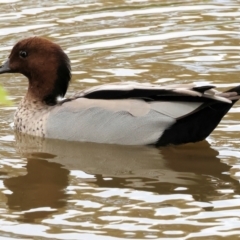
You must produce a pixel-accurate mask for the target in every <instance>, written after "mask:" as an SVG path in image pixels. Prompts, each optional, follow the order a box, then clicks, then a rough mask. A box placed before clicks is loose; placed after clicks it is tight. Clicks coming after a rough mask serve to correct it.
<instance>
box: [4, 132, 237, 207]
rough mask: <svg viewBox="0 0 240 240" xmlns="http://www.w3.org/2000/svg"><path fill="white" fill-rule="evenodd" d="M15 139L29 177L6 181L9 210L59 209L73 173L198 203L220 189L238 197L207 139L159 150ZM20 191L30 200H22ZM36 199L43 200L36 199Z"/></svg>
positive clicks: (218, 194)
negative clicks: (183, 195) (9, 193)
mask: <svg viewBox="0 0 240 240" xmlns="http://www.w3.org/2000/svg"><path fill="white" fill-rule="evenodd" d="M16 140H17V141H16V142H17V148H18V151H19V152H20V153H21V154H22V156H23V157H27V158H28V164H27V170H28V174H27V175H26V176H21V177H17V178H12V179H9V180H6V181H5V185H6V186H7V187H8V188H9V189H10V190H12V191H13V192H14V194H13V195H12V196H10V198H13V199H9V201H8V202H9V206H10V207H11V208H16V207H15V206H20V208H21V209H22V210H26V209H30V208H35V207H43V206H50V207H53V208H58V207H61V204H64V201H61V202H60V201H59V200H60V199H64V198H66V197H67V196H66V195H64V193H63V192H62V191H61V190H62V189H64V188H66V187H67V184H68V181H67V179H68V174H69V170H74V171H75V172H77V171H83V172H85V173H87V174H91V175H92V177H90V179H89V178H88V179H84V177H83V179H82V181H87V182H89V181H90V182H92V183H94V184H95V185H97V186H99V187H107V188H130V189H135V190H143V191H150V192H155V193H158V194H174V193H179V192H181V193H186V194H191V195H192V196H193V198H194V199H195V200H197V201H211V200H214V199H217V198H218V197H221V196H224V195H226V194H225V193H223V192H224V191H223V192H219V189H222V190H224V189H225V190H228V189H231V190H233V191H235V193H238V194H239V193H240V187H239V184H238V182H237V181H236V180H234V179H233V178H231V177H230V176H229V175H228V174H224V173H225V172H228V171H229V169H230V166H228V165H226V164H224V163H222V162H221V161H220V159H219V158H217V156H218V152H217V151H216V150H214V149H212V148H211V147H210V145H209V143H208V142H206V141H204V142H200V143H198V144H188V145H182V146H171V147H166V148H161V149H156V148H152V147H144V146H118V145H107V144H106V145H104V144H94V143H77V142H66V141H59V140H50V139H38V138H35V137H32V136H27V135H23V134H20V133H18V134H17V135H16ZM33 156H34V158H33ZM36 157H38V158H36ZM40 157H41V160H40V159H39V158H40ZM44 159H46V160H44ZM63 166H64V168H66V169H68V170H66V169H63V168H62V167H63ZM11 183H12V184H11ZM35 186H37V188H36V187H35ZM22 189H24V191H26V192H25V194H26V196H29V198H26V199H25V198H24V199H23V198H22V197H21V196H22V195H21V192H22ZM49 192H51V194H49ZM19 195H20V196H19ZM33 195H34V196H38V195H40V196H41V197H36V199H35V200H33V201H32V200H31V196H33ZM15 196H17V197H15ZM45 196H46V198H45ZM21 199H22V200H21ZM18 201H20V203H19V202H18ZM28 202H29V203H28Z"/></svg>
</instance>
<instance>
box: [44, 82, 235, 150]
mask: <svg viewBox="0 0 240 240" xmlns="http://www.w3.org/2000/svg"><path fill="white" fill-rule="evenodd" d="M238 91H239V90H238V88H235V89H232V90H231V91H229V92H226V93H219V92H216V91H215V90H213V86H202V87H195V86H194V85H184V84H182V85H172V86H167V87H159V86H156V85H151V84H135V83H134V84H132V83H128V84H126V83H120V84H109V85H101V86H99V87H98V86H97V87H94V88H91V89H88V90H85V91H84V92H81V93H80V94H78V95H76V96H75V97H74V98H72V99H71V100H69V101H65V102H63V103H61V104H60V105H59V106H56V107H55V109H54V110H53V111H52V112H51V113H50V115H49V118H48V121H47V128H46V137H48V138H58V139H65V140H70V141H87V142H99V143H112V144H113V143H114V144H126V145H143V144H156V145H161V146H162V145H167V144H181V143H187V142H196V141H200V140H203V139H205V138H206V137H207V136H208V135H209V134H210V133H211V132H212V131H213V130H214V128H215V127H216V126H217V124H218V123H219V122H220V120H221V119H222V117H223V116H224V115H225V114H226V113H227V112H228V110H229V109H230V108H231V106H232V105H233V104H234V102H235V101H236V100H237V99H238V97H239V95H238Z"/></svg>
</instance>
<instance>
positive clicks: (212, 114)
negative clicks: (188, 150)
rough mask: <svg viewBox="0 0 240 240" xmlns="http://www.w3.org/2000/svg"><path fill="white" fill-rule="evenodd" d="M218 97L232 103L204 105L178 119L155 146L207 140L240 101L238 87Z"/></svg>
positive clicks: (239, 89) (216, 102)
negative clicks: (239, 100)
mask: <svg viewBox="0 0 240 240" xmlns="http://www.w3.org/2000/svg"><path fill="white" fill-rule="evenodd" d="M220 96H222V97H226V98H228V99H230V100H232V103H226V102H219V101H214V102H212V103H204V105H205V106H204V105H203V107H201V109H199V110H198V111H196V112H194V113H192V114H190V115H188V116H186V117H183V118H181V119H178V120H177V122H176V123H175V124H174V125H172V126H171V127H170V128H169V129H167V130H165V131H164V133H163V135H162V136H161V137H160V138H159V140H158V142H157V144H156V145H157V146H166V145H169V144H175V145H177V144H183V143H189V142H198V141H202V140H204V139H205V138H207V137H208V136H209V135H210V134H211V132H212V131H213V130H214V129H215V128H216V127H217V125H218V124H219V122H220V121H221V120H222V118H223V117H224V115H226V114H227V112H228V111H229V110H230V109H231V107H232V106H233V105H234V104H235V103H236V102H237V101H238V99H240V86H237V87H234V88H232V89H230V90H228V91H226V92H224V93H222V94H220Z"/></svg>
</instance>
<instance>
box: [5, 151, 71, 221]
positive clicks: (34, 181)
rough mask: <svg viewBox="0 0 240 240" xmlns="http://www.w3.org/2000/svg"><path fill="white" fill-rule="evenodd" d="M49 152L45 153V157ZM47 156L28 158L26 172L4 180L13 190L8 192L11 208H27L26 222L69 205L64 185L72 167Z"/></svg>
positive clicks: (15, 209)
mask: <svg viewBox="0 0 240 240" xmlns="http://www.w3.org/2000/svg"><path fill="white" fill-rule="evenodd" d="M39 156H40V154H39ZM49 156H51V155H48V154H42V157H43V158H44V157H45V158H46V157H47V158H48V157H49ZM43 158H42V159H40V158H34V157H30V158H28V159H27V165H26V171H27V174H26V175H24V176H18V177H12V178H9V179H6V180H4V185H5V186H6V187H7V188H8V189H10V190H11V191H12V194H7V199H8V201H7V204H8V206H9V208H10V209H12V210H14V211H17V212H18V211H22V212H23V214H22V218H21V220H22V221H24V222H34V221H35V219H39V218H40V219H42V218H45V217H47V216H48V215H49V214H51V213H53V212H56V211H57V210H58V209H60V208H62V207H64V206H65V205H66V201H65V199H66V198H67V195H66V193H65V191H64V189H65V188H66V187H67V186H68V175H69V170H67V169H64V168H63V166H62V165H61V164H59V163H56V162H50V161H47V160H44V159H43ZM40 208H43V209H42V210H41V209H40ZM34 209H35V210H34ZM32 210H33V211H32ZM20 215H21V214H20Z"/></svg>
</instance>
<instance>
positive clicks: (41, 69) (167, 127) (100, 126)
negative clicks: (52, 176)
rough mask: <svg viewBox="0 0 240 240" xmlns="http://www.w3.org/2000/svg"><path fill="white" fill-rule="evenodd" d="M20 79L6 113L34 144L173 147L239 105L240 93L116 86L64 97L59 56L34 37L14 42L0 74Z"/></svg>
mask: <svg viewBox="0 0 240 240" xmlns="http://www.w3.org/2000/svg"><path fill="white" fill-rule="evenodd" d="M4 73H20V74H23V75H24V76H25V77H26V78H27V79H28V89H27V91H26V94H25V96H24V97H23V99H22V100H21V102H20V104H19V106H18V108H17V110H16V112H15V114H14V128H15V130H16V131H18V132H21V133H23V134H27V135H33V136H37V137H41V138H49V139H61V140H66V141H77V142H95V143H105V144H119V145H154V146H158V147H159V146H166V145H179V144H185V143H190V142H198V141H202V140H204V139H206V138H207V137H208V136H209V135H210V134H211V132H212V131H213V130H214V129H215V128H216V127H217V126H218V124H219V122H220V121H221V119H222V118H223V117H224V115H226V114H227V112H228V111H229V110H230V109H231V107H232V106H233V105H234V104H235V103H236V102H237V100H238V99H239V98H240V86H236V87H234V88H232V89H230V90H227V91H225V92H219V91H217V90H216V89H215V86H214V85H198V84H196V83H192V84H186V83H183V84H174V85H158V84H151V83H147V82H146V83H137V82H116V83H109V84H102V85H96V86H94V87H91V88H88V89H83V90H82V91H80V92H78V93H76V94H74V95H73V96H71V97H69V98H64V96H65V94H66V92H67V89H68V86H69V83H70V80H71V65H70V60H69V58H68V56H67V54H66V53H65V52H64V51H63V49H62V48H61V47H60V46H59V45H58V44H56V43H54V42H52V41H50V40H48V39H46V38H43V37H38V36H33V37H29V38H26V39H23V40H20V41H18V42H17V43H16V44H15V45H14V46H13V48H12V50H11V52H10V55H9V57H8V58H7V60H6V61H5V62H3V64H2V66H1V67H0V74H4Z"/></svg>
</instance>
